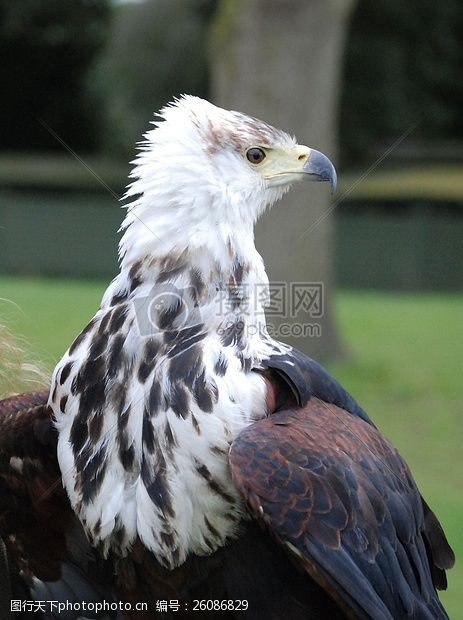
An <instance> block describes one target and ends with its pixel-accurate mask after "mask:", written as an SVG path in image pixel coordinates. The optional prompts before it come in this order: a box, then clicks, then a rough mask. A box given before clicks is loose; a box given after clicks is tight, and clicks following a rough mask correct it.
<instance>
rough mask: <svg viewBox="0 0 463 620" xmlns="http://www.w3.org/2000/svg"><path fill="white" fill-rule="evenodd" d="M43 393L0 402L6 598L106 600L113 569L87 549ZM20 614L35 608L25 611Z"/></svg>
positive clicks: (0, 508) (0, 495)
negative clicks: (66, 487)
mask: <svg viewBox="0 0 463 620" xmlns="http://www.w3.org/2000/svg"><path fill="white" fill-rule="evenodd" d="M47 399H48V391H46V390H43V391H40V392H31V393H27V394H19V395H17V396H12V397H11V398H8V399H5V400H3V401H0V536H1V539H2V541H3V543H4V545H5V547H6V550H7V554H8V561H9V565H10V566H9V567H6V568H5V567H4V566H3V567H2V568H4V570H3V571H2V572H3V573H4V572H8V569H9V576H10V583H9V584H8V589H9V590H10V595H11V596H10V598H12V599H15V600H19V599H21V600H26V601H33V600H37V601H39V600H42V601H44V600H46V601H50V600H55V601H63V602H65V601H66V600H68V601H71V602H81V601H87V602H97V601H102V600H107V601H111V600H112V596H111V593H110V590H109V588H110V583H111V580H113V575H112V571H111V573H110V574H109V575H107V574H106V572H107V570H108V569H107V567H106V566H104V562H101V561H100V560H99V559H98V558H97V557H95V555H94V553H93V552H92V549H91V547H90V545H89V543H88V541H87V539H86V538H85V534H84V532H83V530H82V527H81V525H80V523H79V522H78V521H77V519H76V517H75V516H74V514H73V512H72V510H71V508H70V506H69V503H68V500H67V496H66V494H65V492H64V490H63V487H62V483H61V473H60V470H59V466H58V462H57V458H56V443H57V434H56V431H55V428H54V426H53V423H52V420H51V417H50V414H49V410H48V408H47V406H46V403H47ZM2 593H3V594H4V593H5V588H3V590H2ZM31 610H32V607H31ZM79 615H81V614H80V613H78V612H76V613H75V617H77V616H79ZM61 616H62V614H61V615H59V614H57V615H56V616H54V615H53V614H49V615H44V616H43V617H45V618H54V617H61ZM102 616H103V614H97V615H94V616H92V615H91V614H90V615H89V617H102ZM2 617H3V616H2ZM20 617H22V618H26V617H35V614H34V613H33V611H31V613H30V614H28V613H27V610H26V613H25V614H23V615H21V616H20ZM41 617H42V616H41ZM72 617H73V615H71V614H68V615H66V618H72Z"/></svg>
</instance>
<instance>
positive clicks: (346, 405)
mask: <svg viewBox="0 0 463 620" xmlns="http://www.w3.org/2000/svg"><path fill="white" fill-rule="evenodd" d="M262 365H263V367H264V368H265V369H269V370H270V371H271V372H273V373H277V375H278V377H279V378H280V379H281V381H282V382H284V383H285V384H286V385H287V387H288V388H289V389H290V391H291V393H292V396H293V399H294V400H295V401H296V402H297V404H298V405H299V406H300V407H304V406H305V405H306V404H307V403H308V402H309V400H310V399H311V398H312V396H315V397H316V398H320V400H323V401H324V402H325V403H332V404H333V405H337V406H338V407H341V409H344V410H345V411H348V412H349V413H351V414H352V415H355V416H357V417H359V418H362V420H365V421H366V422H368V423H369V424H372V425H373V422H372V421H371V420H370V418H369V417H368V415H367V413H366V411H364V410H363V409H362V407H361V406H360V405H359V404H358V402H357V401H356V400H355V399H354V398H352V396H351V395H350V394H349V393H348V392H347V391H346V390H345V389H344V388H343V387H342V385H341V384H340V383H339V381H338V380H337V379H335V378H334V377H333V376H332V375H330V373H329V372H327V371H326V370H325V369H324V368H323V366H321V365H320V364H319V363H318V362H316V361H315V360H313V359H312V358H310V357H308V356H307V355H306V354H305V353H302V351H298V350H297V349H294V348H293V347H289V350H288V352H287V353H285V354H281V353H277V354H275V355H271V356H270V357H269V358H268V359H267V360H265V361H264V362H263V363H262ZM280 390H281V387H280Z"/></svg>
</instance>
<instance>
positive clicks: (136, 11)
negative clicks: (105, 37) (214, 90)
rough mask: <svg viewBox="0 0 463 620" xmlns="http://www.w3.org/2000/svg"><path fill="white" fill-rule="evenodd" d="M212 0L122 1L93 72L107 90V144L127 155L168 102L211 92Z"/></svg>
mask: <svg viewBox="0 0 463 620" xmlns="http://www.w3.org/2000/svg"><path fill="white" fill-rule="evenodd" d="M212 8H213V3H212V2H211V0H200V1H198V0H147V1H146V2H144V3H141V4H130V5H124V6H121V7H119V9H118V10H117V12H116V14H115V15H114V20H113V24H112V29H111V35H110V40H109V42H108V45H107V48H106V50H105V52H104V54H103V56H102V58H101V60H100V63H99V65H98V67H97V68H96V70H95V73H94V77H95V81H96V83H98V84H99V85H100V86H101V88H102V90H103V91H104V92H105V96H106V102H107V109H106V118H107V122H106V134H105V135H106V140H105V141H106V149H107V150H108V151H109V152H110V153H111V154H112V155H114V154H117V153H120V154H121V155H123V156H124V157H126V156H127V155H130V154H132V153H133V146H134V144H135V142H136V141H138V140H140V138H141V135H142V133H143V132H144V131H146V130H147V129H148V128H149V126H148V122H149V121H150V119H152V118H153V112H156V111H157V110H158V109H159V108H160V107H162V106H163V105H165V103H166V102H168V101H170V100H172V98H173V97H175V96H177V95H180V94H182V93H190V94H196V95H199V96H203V97H205V96H207V90H208V71H207V49H206V47H207V46H206V41H207V36H206V27H207V22H208V19H209V17H210V15H211V12H212Z"/></svg>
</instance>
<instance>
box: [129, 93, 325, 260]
mask: <svg viewBox="0 0 463 620" xmlns="http://www.w3.org/2000/svg"><path fill="white" fill-rule="evenodd" d="M158 116H159V119H160V120H156V121H154V122H153V124H154V128H153V129H151V130H150V131H148V132H147V133H146V134H145V136H144V138H145V140H144V141H143V142H141V143H140V145H139V154H138V156H137V158H136V159H135V161H134V162H133V163H134V169H133V171H132V173H131V178H132V179H134V180H133V182H132V183H131V184H130V186H129V188H128V191H127V194H126V197H127V198H131V199H133V200H132V202H131V203H130V204H129V205H128V214H127V217H126V220H125V222H124V224H123V227H122V228H123V229H125V230H126V233H125V235H124V237H123V239H122V242H121V254H122V255H123V256H124V255H126V254H127V253H128V252H129V250H130V248H132V247H133V245H134V243H135V241H136V245H137V247H141V246H143V245H146V244H144V243H143V238H146V240H147V243H149V241H148V236H149V234H150V233H151V237H152V239H151V242H152V245H153V247H152V248H151V251H148V252H147V253H148V254H151V255H152V254H153V253H155V254H156V253H161V254H164V255H165V254H166V253H168V252H172V251H179V250H181V251H184V250H185V249H188V248H190V249H191V248H192V247H203V246H208V245H211V244H222V246H223V243H228V244H229V245H230V243H231V245H233V246H234V245H236V243H233V241H234V240H235V241H237V240H236V237H237V234H239V235H240V236H241V238H245V237H246V236H251V237H252V236H253V227H254V224H255V222H256V220H257V219H258V217H259V216H260V215H261V214H262V213H263V211H264V210H265V208H266V207H268V206H269V205H271V204H273V203H274V202H275V201H276V200H278V199H279V198H281V196H282V195H283V194H284V193H285V192H286V191H287V190H288V189H289V188H290V187H291V185H292V184H293V183H295V182H297V181H301V180H311V181H328V182H329V183H330V184H331V188H332V190H334V188H335V186H336V172H335V169H334V166H333V164H332V163H331V162H330V160H329V159H328V158H327V157H326V156H325V155H323V154H322V153H320V152H319V151H316V150H315V149H311V148H309V147H307V146H303V145H300V144H297V142H296V140H295V138H294V137H291V136H290V135H289V134H287V133H286V132H284V131H282V130H280V129H276V128H274V127H272V126H271V125H268V124H267V123H265V122H263V121H260V120H258V119H256V118H253V117H250V116H247V115H245V114H242V113H240V112H235V111H230V110H224V109H222V108H219V107H217V106H215V105H213V104H211V103H209V102H208V101H205V100H203V99H200V98H199V97H194V96H190V95H184V96H182V97H180V98H179V99H176V100H175V101H174V102H173V103H171V104H169V105H168V106H166V107H165V108H163V109H162V110H161V111H160V113H159V115H158ZM143 227H144V228H145V230H143ZM133 237H136V239H134V238H133ZM238 245H239V244H238ZM129 253H130V252H129Z"/></svg>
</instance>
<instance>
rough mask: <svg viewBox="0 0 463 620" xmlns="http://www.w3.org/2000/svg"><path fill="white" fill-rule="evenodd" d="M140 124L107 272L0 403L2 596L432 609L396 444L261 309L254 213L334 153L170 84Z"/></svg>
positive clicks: (420, 531)
mask: <svg viewBox="0 0 463 620" xmlns="http://www.w3.org/2000/svg"><path fill="white" fill-rule="evenodd" d="M144 138H145V139H144V141H143V142H142V143H141V145H140V149H139V152H138V155H137V157H136V159H135V161H134V162H133V163H134V167H133V171H132V173H131V182H130V184H129V186H128V190H127V192H126V204H125V207H126V209H127V212H126V216H125V219H124V222H123V224H122V233H123V234H122V237H121V240H120V244H119V257H120V271H119V273H118V274H117V276H116V277H115V278H114V280H113V281H112V282H111V283H110V285H109V287H108V288H107V290H106V292H105V293H104V296H103V298H102V301H101V305H100V307H99V309H98V310H97V311H96V314H95V315H94V317H93V318H92V319H91V321H90V322H89V323H88V325H87V326H86V327H85V328H84V329H83V330H82V332H81V333H80V334H79V335H78V336H77V338H76V339H75V340H74V342H73V343H72V344H71V346H70V347H69V349H68V350H67V352H66V353H65V354H64V356H63V358H62V359H61V360H60V361H59V363H58V364H57V366H56V368H55V370H54V373H53V377H52V382H51V387H50V389H49V390H47V389H44V390H41V391H35V392H29V393H25V394H18V395H14V396H11V397H10V398H7V399H5V400H3V401H2V402H1V403H0V457H1V464H2V468H1V471H0V485H1V503H0V535H1V538H2V542H3V545H2V550H3V559H2V560H1V561H0V565H1V567H2V571H3V572H4V574H6V575H7V578H6V580H4V584H5V587H4V590H5V588H7V589H8V591H9V594H8V596H9V598H11V599H14V600H23V601H35V602H36V603H37V602H41V601H48V603H47V605H48V606H45V607H41V608H40V609H38V608H37V606H36V607H35V608H33V607H32V606H31V608H30V609H29V608H28V609H26V608H23V609H22V612H21V613H22V617H23V618H28V617H34V618H62V617H63V616H62V615H60V614H59V613H58V611H57V606H58V604H63V605H64V604H65V603H67V607H66V614H67V615H66V616H65V617H66V618H78V617H85V618H124V619H126V620H130V619H132V618H133V619H134V620H138V619H143V618H157V617H162V618H184V617H185V618H186V617H188V618H190V617H196V618H206V619H211V618H215V617H223V616H226V615H227V614H228V617H231V618H235V617H236V618H241V619H246V618H250V619H252V620H260V619H262V620H264V619H265V620H277V619H280V620H297V619H303V618H304V619H305V618H313V619H323V618H330V619H331V620H333V619H341V618H351V619H353V618H355V619H362V620H366V619H373V620H400V619H402V618H403V619H405V618H407V619H412V618H413V619H420V620H431V619H436V618H441V619H442V618H447V617H448V616H447V614H446V612H445V610H444V608H443V606H442V604H441V603H440V601H439V598H438V595H437V589H445V588H446V585H447V582H446V575H445V571H446V570H447V569H449V568H450V567H451V566H452V565H453V562H454V555H453V552H452V550H451V548H450V546H449V544H448V542H447V540H446V538H445V535H444V532H443V530H442V528H441V526H440V524H439V522H438V520H437V518H436V517H435V515H434V513H433V512H432V510H431V509H430V508H429V507H428V505H427V504H426V502H425V500H424V499H423V498H422V497H421V495H420V492H419V490H418V488H417V485H416V483H415V481H414V479H413V477H412V474H411V472H410V470H409V468H408V467H407V465H406V463H405V461H404V460H403V458H402V457H401V456H400V455H399V453H398V452H397V450H396V449H395V448H394V447H393V446H392V444H391V443H390V442H389V441H388V440H387V439H386V438H385V437H384V436H383V435H382V434H381V432H380V431H379V430H378V429H377V428H376V426H375V425H374V424H373V422H372V421H371V420H370V418H369V416H368V415H367V413H366V412H365V411H364V410H363V409H362V408H361V406H360V405H359V404H358V403H357V402H356V401H355V400H354V399H353V398H352V397H351V396H350V395H349V394H348V393H347V392H346V390H344V388H343V387H342V386H341V385H340V384H339V383H338V381H337V380H336V379H335V378H334V377H332V376H331V375H330V374H329V373H328V372H327V371H326V370H324V368H323V367H322V366H320V365H319V364H318V363H317V362H316V361H314V360H313V359H311V358H309V357H308V356H306V355H305V354H303V353H301V352H300V351H298V350H296V349H295V348H292V347H290V346H288V345H286V344H284V343H282V342H279V341H277V340H275V339H274V338H272V337H271V336H270V335H269V331H268V330H267V328H266V319H265V307H266V305H267V304H268V300H269V281H268V278H267V275H266V272H265V267H264V263H263V260H262V258H261V256H260V255H259V254H258V252H257V250H256V247H255V244H254V225H255V223H256V221H257V219H258V218H259V217H260V216H261V215H262V214H263V213H264V211H265V210H266V209H267V208H268V207H270V206H271V205H273V203H275V202H276V201H277V200H278V199H279V198H281V197H282V195H283V194H284V193H285V192H286V191H287V190H288V189H289V188H290V187H291V186H292V185H293V184H294V183H298V182H300V181H323V182H327V183H329V184H330V185H331V188H332V189H333V190H334V188H335V186H336V172H335V169H334V167H333V164H332V163H331V161H330V160H329V159H328V158H327V157H326V156H325V155H323V154H322V153H320V152H319V151H317V150H315V149H312V148H309V147H306V146H301V145H299V144H297V142H296V140H295V138H293V137H292V136H290V135H289V134H287V133H286V132H284V131H281V130H280V129H276V128H274V127H272V126H270V125H268V124H267V123H265V122H262V121H260V120H257V119H255V118H252V117H249V116H247V115H244V114H242V113H239V112H235V111H228V110H224V109H221V108H219V107H216V106H215V105H213V104H211V103H209V102H208V101H205V100H202V99H200V98H198V97H194V96H187V95H185V96H182V97H180V98H178V99H176V100H174V101H173V102H172V103H171V104H169V105H167V106H166V107H164V108H163V109H162V110H161V111H160V113H159V117H158V119H157V120H156V122H154V126H153V128H152V129H150V130H149V131H148V132H147V133H146V134H145V136H144ZM289 251H290V249H289ZM4 595H5V592H4ZM5 596H6V595H5ZM3 598H4V597H3ZM50 601H54V602H55V605H54V606H53V605H51V604H50ZM69 602H71V604H69ZM140 602H143V603H144V604H145V606H144V608H143V609H142V608H140V606H139V605H138V607H137V604H139V603H140ZM160 603H162V605H163V606H162V605H160ZM84 605H86V606H84ZM62 609H64V607H63V608H62ZM5 613H6V612H5ZM5 617H7V616H5ZM15 617H21V616H15Z"/></svg>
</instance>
